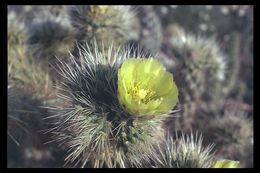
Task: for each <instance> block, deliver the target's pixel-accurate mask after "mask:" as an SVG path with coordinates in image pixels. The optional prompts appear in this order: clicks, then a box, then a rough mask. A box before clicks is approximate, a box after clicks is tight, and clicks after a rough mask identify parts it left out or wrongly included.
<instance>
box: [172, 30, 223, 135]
mask: <svg viewBox="0 0 260 173" xmlns="http://www.w3.org/2000/svg"><path fill="white" fill-rule="evenodd" d="M177 31H178V32H176V33H175V34H173V35H172V37H171V38H170V39H169V43H170V44H171V45H172V51H173V58H174V61H175V68H174V69H173V70H172V71H173V73H174V74H177V75H176V83H177V84H178V85H180V86H182V87H181V89H180V103H182V104H181V106H182V108H181V110H182V111H181V112H180V113H181V117H180V118H179V121H178V120H177V121H176V122H177V123H176V126H178V123H179V127H176V126H175V127H174V128H177V129H181V130H185V129H188V128H191V126H192V122H194V118H195V116H196V112H197V111H198V110H199V109H202V110H203V111H217V110H219V108H220V106H221V104H222V103H223V99H224V98H225V94H227V91H226V90H225V84H226V57H225V55H224V54H223V53H222V52H221V51H220V49H219V47H218V45H217V44H216V42H215V41H214V40H213V39H206V38H202V37H195V36H193V35H189V34H185V32H181V31H180V30H179V29H178V30H177Z"/></svg>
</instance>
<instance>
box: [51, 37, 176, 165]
mask: <svg viewBox="0 0 260 173" xmlns="http://www.w3.org/2000/svg"><path fill="white" fill-rule="evenodd" d="M91 46H92V47H91ZM93 48H94V51H93ZM92 51H93V52H92ZM78 55H79V57H77V58H76V57H74V56H73V55H71V57H70V59H71V61H70V62H71V64H70V65H69V64H66V63H64V62H60V70H61V77H62V86H60V87H59V89H60V93H59V96H60V98H61V99H62V100H63V101H64V102H66V103H67V106H64V105H63V106H60V107H56V108H50V109H53V110H54V111H55V113H56V114H54V115H53V116H50V117H49V118H48V119H49V120H50V123H52V124H53V128H52V129H50V131H51V132H52V134H53V140H54V141H56V142H58V143H59V145H61V146H65V148H66V150H67V153H68V154H67V157H66V158H65V160H66V163H74V166H77V165H78V164H80V165H81V167H84V166H85V167H89V166H90V167H143V166H144V165H147V164H148V163H149V156H150V155H151V154H152V152H153V145H154V143H155V142H156V141H157V140H160V139H161V138H162V137H163V129H162V122H163V120H164V119H165V118H166V117H169V116H170V114H169V111H170V110H171V109H172V108H173V107H174V106H175V105H176V103H177V100H176V99H177V96H178V92H177V88H176V86H175V84H174V83H173V80H172V75H171V74H170V73H168V72H166V70H165V68H164V67H163V66H162V65H161V64H160V63H159V62H158V61H157V60H153V59H145V58H144V59H142V58H141V57H147V56H144V55H142V54H141V53H136V55H135V56H130V51H129V50H128V49H125V50H120V49H119V48H116V47H110V48H109V50H107V51H105V49H98V45H97V43H96V42H95V43H94V44H91V45H90V46H89V45H88V44H86V45H83V46H79V47H78ZM129 58H131V59H129ZM75 59H79V61H77V60H75ZM121 64H122V65H121ZM145 78H146V82H144V81H143V80H142V79H145ZM161 80H165V82H166V85H162V83H161V82H160V81H161ZM140 82H141V83H140ZM142 82H144V83H142ZM131 87H133V88H132V89H131ZM157 87H159V88H157ZM148 88H149V89H148ZM148 90H149V91H148ZM150 90H151V91H150ZM167 93H169V96H170V97H168V96H167ZM134 105H136V106H134ZM141 105H142V106H141Z"/></svg>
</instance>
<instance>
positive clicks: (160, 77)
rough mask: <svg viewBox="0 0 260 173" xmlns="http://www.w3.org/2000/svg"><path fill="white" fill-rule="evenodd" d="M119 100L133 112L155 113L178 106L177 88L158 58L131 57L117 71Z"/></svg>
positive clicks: (138, 113)
mask: <svg viewBox="0 0 260 173" xmlns="http://www.w3.org/2000/svg"><path fill="white" fill-rule="evenodd" d="M118 100H119V102H120V104H121V105H122V106H123V108H124V109H125V110H126V111H127V112H128V113H129V114H131V115H132V116H135V117H142V116H149V115H151V116H154V115H158V114H162V113H167V112H169V111H170V110H171V109H173V108H174V107H175V105H176V104H177V102H178V88H177V86H176V85H175V83H174V81H173V76H172V74H171V73H169V72H167V71H166V69H165V67H164V66H163V65H162V64H161V63H160V62H159V61H158V60H155V59H152V58H149V59H135V58H131V59H128V60H125V62H123V64H122V66H121V68H120V69H119V71H118Z"/></svg>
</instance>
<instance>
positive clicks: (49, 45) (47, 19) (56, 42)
mask: <svg viewBox="0 0 260 173" xmlns="http://www.w3.org/2000/svg"><path fill="white" fill-rule="evenodd" d="M27 34H28V40H27V44H28V46H29V49H30V51H31V52H32V53H33V56H34V58H38V60H41V59H42V60H44V59H45V60H46V59H47V60H48V61H49V62H52V61H54V60H55V58H54V57H55V56H58V57H59V58H61V57H66V56H67V55H68V51H72V50H73V48H74V39H75V32H74V29H73V27H72V26H71V24H70V22H69V21H68V20H67V18H66V17H64V16H63V15H60V16H53V15H51V14H49V13H47V12H45V13H40V14H39V15H37V16H36V17H35V18H34V19H33V21H32V22H31V24H30V25H29V26H28V28H27Z"/></svg>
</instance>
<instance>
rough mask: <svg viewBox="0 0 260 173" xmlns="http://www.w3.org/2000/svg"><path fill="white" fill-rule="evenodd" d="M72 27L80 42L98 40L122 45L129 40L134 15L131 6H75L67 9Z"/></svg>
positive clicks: (106, 43)
mask: <svg viewBox="0 0 260 173" xmlns="http://www.w3.org/2000/svg"><path fill="white" fill-rule="evenodd" d="M67 13H68V16H69V19H70V21H71V23H72V25H73V26H74V27H75V29H76V31H77V40H78V42H82V43H84V42H85V40H87V41H91V40H93V38H95V39H96V40H97V43H98V45H101V44H102V42H104V45H109V44H110V43H111V41H112V40H113V42H114V44H116V45H121V44H123V43H124V42H125V41H126V40H127V38H128V37H127V36H128V31H129V26H130V24H131V19H132V17H133V15H134V13H133V12H132V11H130V7H129V6H118V5H114V6H113V5H112V6H108V5H74V6H68V7H67Z"/></svg>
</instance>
